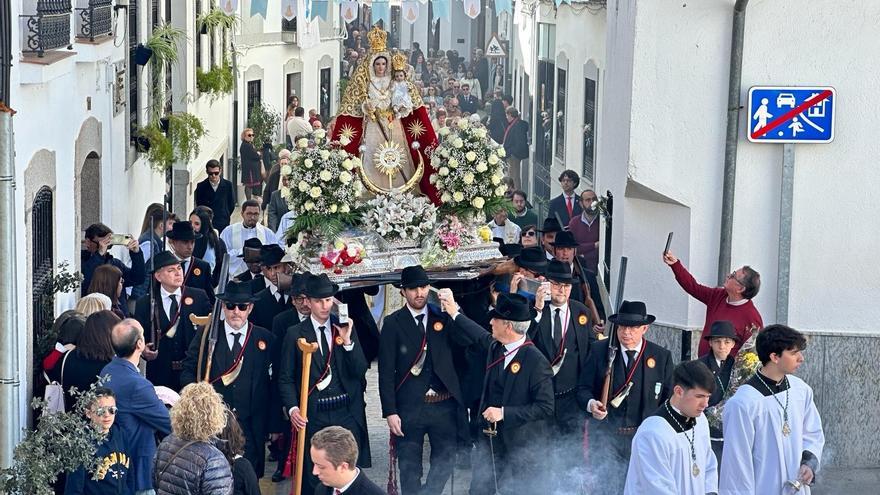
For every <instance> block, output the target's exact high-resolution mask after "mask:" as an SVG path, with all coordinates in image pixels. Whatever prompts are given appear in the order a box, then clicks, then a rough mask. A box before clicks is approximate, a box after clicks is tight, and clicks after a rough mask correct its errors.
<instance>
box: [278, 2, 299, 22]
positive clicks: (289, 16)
mask: <svg viewBox="0 0 880 495" xmlns="http://www.w3.org/2000/svg"><path fill="white" fill-rule="evenodd" d="M296 7H297V5H296V0H281V17H283V18H284V19H285V20H287V21H292V20H293V18H294V17H296V11H297V8H296Z"/></svg>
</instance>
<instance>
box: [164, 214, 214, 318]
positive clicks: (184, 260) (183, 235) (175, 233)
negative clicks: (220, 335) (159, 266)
mask: <svg viewBox="0 0 880 495" xmlns="http://www.w3.org/2000/svg"><path fill="white" fill-rule="evenodd" d="M165 236H166V237H167V238H168V244H170V245H171V250H172V251H174V254H175V255H176V256H177V258H178V259H180V263H181V268H183V285H185V286H187V287H194V288H197V289H202V290H203V291H205V294H207V295H208V299H209V300H210V301H211V304H214V281H213V277H212V276H211V265H209V264H208V262H207V261H205V260H201V259H199V258H196V257H195V256H193V249H194V248H195V246H196V239H198V238H200V237H202V234H199V233H197V232H195V231H194V230H193V226H192V223H190V222H174V225H173V226H172V227H171V230H169V231H168V232H167V233H166V234H165Z"/></svg>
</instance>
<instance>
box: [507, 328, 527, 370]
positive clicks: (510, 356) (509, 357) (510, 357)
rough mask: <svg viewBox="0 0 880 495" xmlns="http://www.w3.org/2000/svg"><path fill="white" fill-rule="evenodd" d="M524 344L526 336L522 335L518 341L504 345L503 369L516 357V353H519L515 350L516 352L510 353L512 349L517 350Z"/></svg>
mask: <svg viewBox="0 0 880 495" xmlns="http://www.w3.org/2000/svg"><path fill="white" fill-rule="evenodd" d="M525 343H526V336H525V335H523V336H522V337H520V339H519V340H516V341H513V342H511V343H509V344H504V354H505V355H506V356H505V358H504V367H505V368H507V365H509V364H510V362H511V361H513V358H515V357H516V355H517V353H519V351H518V350H517V352H512V351H513V350H514V349H518V348H519V347H520V346H521V345H523V344H525Z"/></svg>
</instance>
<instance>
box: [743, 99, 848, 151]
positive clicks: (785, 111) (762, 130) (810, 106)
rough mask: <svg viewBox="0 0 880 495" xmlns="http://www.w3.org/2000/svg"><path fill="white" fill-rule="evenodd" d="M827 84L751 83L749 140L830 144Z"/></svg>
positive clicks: (831, 103) (831, 116)
mask: <svg viewBox="0 0 880 495" xmlns="http://www.w3.org/2000/svg"><path fill="white" fill-rule="evenodd" d="M836 96H837V92H836V91H835V90H834V88H831V87H821V86H817V87H800V86H772V87H770V86H754V87H752V88H750V89H749V123H748V125H749V133H748V136H749V141H751V142H753V143H830V142H831V141H832V140H834V100H835V97H836Z"/></svg>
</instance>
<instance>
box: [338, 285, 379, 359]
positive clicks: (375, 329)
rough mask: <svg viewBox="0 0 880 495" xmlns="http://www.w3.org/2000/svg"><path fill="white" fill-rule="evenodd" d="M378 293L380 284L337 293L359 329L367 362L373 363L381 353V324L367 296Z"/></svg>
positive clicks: (359, 339)
mask: <svg viewBox="0 0 880 495" xmlns="http://www.w3.org/2000/svg"><path fill="white" fill-rule="evenodd" d="M378 293H379V286H378V285H374V286H372V287H359V288H354V289H346V290H343V291H340V292H339V294H336V298H337V299H339V301H340V302H343V303H345V304H348V314H349V316H351V321H353V322H354V327H355V328H356V329H357V330H356V332H357V334H358V342H360V344H361V350H362V351H364V357H365V358H367V363H372V362H373V360H374V359H376V356H378V355H379V325H377V324H376V319H375V318H373V312H372V311H370V307H369V306H368V305H367V296H368V295H369V296H375V295H376V294H378ZM383 294H384V292H383Z"/></svg>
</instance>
